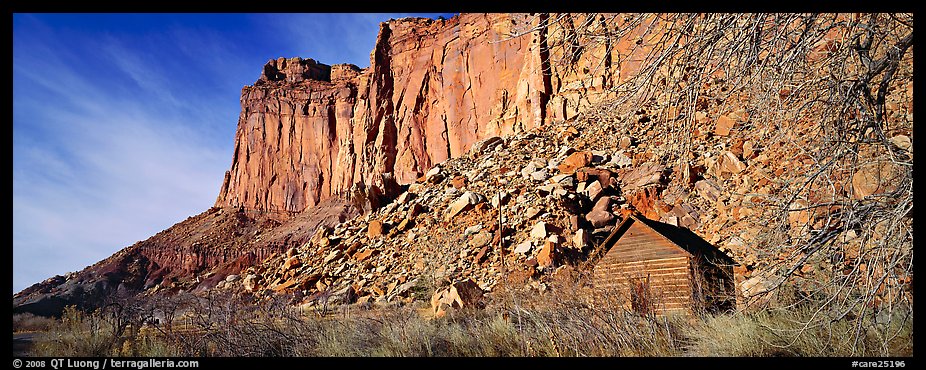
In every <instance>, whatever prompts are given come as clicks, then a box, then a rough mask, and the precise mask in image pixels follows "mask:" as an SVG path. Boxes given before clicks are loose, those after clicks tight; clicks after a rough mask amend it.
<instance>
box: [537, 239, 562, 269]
mask: <svg viewBox="0 0 926 370" xmlns="http://www.w3.org/2000/svg"><path fill="white" fill-rule="evenodd" d="M556 245H557V243H554V242H551V241H549V240H547V241H545V242H544V243H543V247H541V248H540V250H538V251H537V255H535V256H534V258H536V259H537V266H540V268H547V267H550V266H553V260H554V258H555V253H556Z"/></svg>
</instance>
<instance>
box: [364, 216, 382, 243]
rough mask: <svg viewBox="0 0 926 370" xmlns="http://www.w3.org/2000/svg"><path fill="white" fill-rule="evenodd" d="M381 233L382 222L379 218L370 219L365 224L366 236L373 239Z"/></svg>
mask: <svg viewBox="0 0 926 370" xmlns="http://www.w3.org/2000/svg"><path fill="white" fill-rule="evenodd" d="M381 235H383V222H382V221H380V220H373V221H370V223H369V224H368V225H367V237H369V238H370V239H373V238H376V237H379V236H381Z"/></svg>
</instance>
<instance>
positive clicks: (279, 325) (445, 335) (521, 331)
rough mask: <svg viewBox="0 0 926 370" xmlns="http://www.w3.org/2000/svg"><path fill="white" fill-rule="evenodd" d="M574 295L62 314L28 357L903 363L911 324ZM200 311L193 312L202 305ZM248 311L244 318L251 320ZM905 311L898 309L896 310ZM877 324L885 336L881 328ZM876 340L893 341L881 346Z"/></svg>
mask: <svg viewBox="0 0 926 370" xmlns="http://www.w3.org/2000/svg"><path fill="white" fill-rule="evenodd" d="M583 291H584V290H583V288H581V287H579V286H574V287H569V286H563V285H555V286H554V287H553V288H550V289H548V290H547V291H546V292H544V293H540V292H537V291H532V290H530V289H504V288H502V289H499V290H497V291H496V292H494V293H493V294H492V297H491V299H490V302H489V304H488V306H487V307H486V308H485V309H482V310H475V309H462V310H450V311H448V313H447V315H446V316H444V317H441V318H433V317H430V316H429V315H423V314H422V312H425V311H426V310H424V309H422V307H421V306H423V305H424V303H423V302H416V304H413V305H408V306H405V307H384V308H377V309H372V310H358V309H352V310H351V311H349V312H348V311H346V310H341V311H337V312H336V313H334V314H333V315H330V316H324V317H320V316H318V315H315V314H306V313H304V312H303V311H300V310H299V309H297V308H294V307H291V306H287V305H285V304H269V305H264V306H257V305H253V304H252V305H248V306H236V305H234V304H228V305H224V306H216V305H212V306H205V305H199V306H192V307H190V310H189V311H187V312H186V314H185V315H183V316H182V317H180V318H178V319H177V320H176V322H175V323H174V325H172V326H171V328H170V330H166V329H165V326H164V325H163V324H162V325H161V326H158V327H154V326H146V327H144V328H143V329H141V330H134V329H132V328H131V327H130V328H129V329H127V330H124V331H123V333H121V334H119V335H114V334H113V333H114V331H113V327H114V326H113V324H114V323H113V322H112V320H113V318H112V317H111V316H107V315H105V314H104V313H102V312H100V311H96V312H91V313H82V312H80V311H77V310H74V309H68V310H67V311H66V313H65V315H64V317H63V318H62V320H61V322H60V324H59V325H56V326H54V327H53V329H52V330H50V331H49V332H48V335H47V336H46V338H47V340H46V341H41V342H39V343H37V344H36V346H35V347H34V348H33V353H32V354H33V355H39V356H269V357H282V356H323V357H342V356H349V357H363V356H385V357H392V356H399V357H432V356H455V357H488V356H491V357H504V356H517V357H532V356H544V357H546V356H550V357H553V356H556V357H559V356H577V357H584V356H737V357H746V356H748V357H755V356H759V357H764V356H850V355H851V356H860V355H864V356H910V355H912V353H913V351H912V349H913V344H912V343H913V334H912V318H892V319H890V320H888V318H878V319H874V318H872V319H871V320H869V321H870V328H868V329H867V330H866V331H865V332H866V335H865V336H863V337H862V338H863V339H862V340H861V341H858V342H856V341H854V338H855V337H854V336H852V335H846V333H849V332H852V331H853V330H855V326H854V325H855V321H851V320H843V321H839V322H832V323H829V324H828V325H816V326H813V325H807V323H817V322H818V321H817V320H812V319H811V318H812V316H813V315H814V312H815V311H814V310H813V309H811V307H809V306H806V307H798V306H786V307H779V308H775V309H767V310H763V311H759V312H756V313H727V314H722V315H716V316H711V315H703V316H670V317H653V316H640V315H637V314H635V313H633V312H628V311H626V310H624V309H622V308H620V307H618V306H617V305H613V304H610V303H608V302H609V300H606V299H597V300H591V299H588V298H587V297H586V298H583V296H584V293H583ZM207 303H209V301H197V303H196V304H207ZM248 308H250V309H248ZM898 312H902V310H898ZM878 323H887V324H888V325H890V326H891V327H889V328H879V327H878V325H879V324H878ZM880 333H893V335H891V336H884V335H882V334H880Z"/></svg>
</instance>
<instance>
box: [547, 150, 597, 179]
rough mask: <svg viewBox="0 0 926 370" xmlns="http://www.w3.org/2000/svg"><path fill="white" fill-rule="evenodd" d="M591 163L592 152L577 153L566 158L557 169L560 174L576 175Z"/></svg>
mask: <svg viewBox="0 0 926 370" xmlns="http://www.w3.org/2000/svg"><path fill="white" fill-rule="evenodd" d="M591 162H592V153H591V152H575V153H572V154H570V155H569V156H568V157H566V159H564V160H563V162H562V163H560V164H559V166H557V167H556V168H557V169H558V170H559V172H560V173H563V174H567V175H571V174H574V173H575V172H576V170H578V169H580V168H582V167H585V166H588V164H589V163H591Z"/></svg>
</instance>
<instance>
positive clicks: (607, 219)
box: [585, 197, 614, 228]
mask: <svg viewBox="0 0 926 370" xmlns="http://www.w3.org/2000/svg"><path fill="white" fill-rule="evenodd" d="M585 219H586V220H588V222H589V223H591V224H592V227H595V228H599V227H602V226H605V225H608V224H610V223H611V221H614V214H612V213H611V197H601V199H598V202H596V203H595V206H594V207H592V210H591V211H590V212H589V213H588V214H586V215H585Z"/></svg>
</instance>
